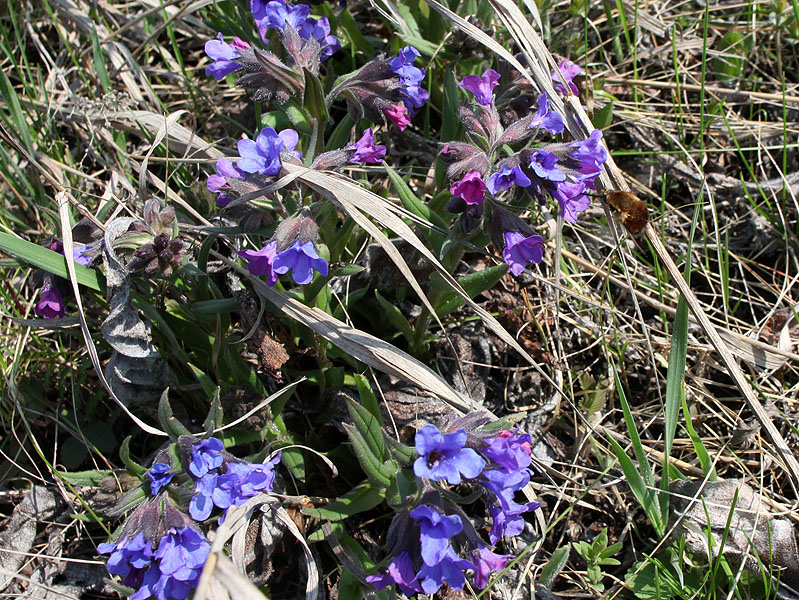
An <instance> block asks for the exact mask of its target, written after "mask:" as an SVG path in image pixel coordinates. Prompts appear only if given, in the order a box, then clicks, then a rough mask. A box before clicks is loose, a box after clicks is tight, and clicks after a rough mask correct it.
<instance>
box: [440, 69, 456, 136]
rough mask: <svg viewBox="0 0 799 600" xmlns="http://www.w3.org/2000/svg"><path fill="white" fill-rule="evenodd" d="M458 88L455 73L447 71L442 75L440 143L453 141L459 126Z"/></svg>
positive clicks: (450, 70)
mask: <svg viewBox="0 0 799 600" xmlns="http://www.w3.org/2000/svg"><path fill="white" fill-rule="evenodd" d="M459 89H460V86H459V85H458V81H457V79H455V71H454V70H453V69H447V70H446V72H445V73H444V112H443V113H442V115H441V141H442V142H448V141H450V140H454V139H455V136H456V135H457V133H458V127H459V126H460V119H458V107H459V106H460V105H461V99H460V93H459V91H458V90H459Z"/></svg>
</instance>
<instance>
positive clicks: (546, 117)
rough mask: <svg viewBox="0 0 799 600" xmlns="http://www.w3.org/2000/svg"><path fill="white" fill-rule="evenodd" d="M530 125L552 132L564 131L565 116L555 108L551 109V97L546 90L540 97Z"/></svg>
mask: <svg viewBox="0 0 799 600" xmlns="http://www.w3.org/2000/svg"><path fill="white" fill-rule="evenodd" d="M530 127H539V128H541V129H546V130H547V131H548V132H549V133H551V134H556V133H563V129H564V125H563V117H561V116H560V115H559V114H558V113H556V112H555V111H554V110H549V98H548V97H547V93H546V92H542V93H541V95H540V96H539V97H538V108H537V109H536V111H535V115H534V116H533V118H532V120H531V121H530Z"/></svg>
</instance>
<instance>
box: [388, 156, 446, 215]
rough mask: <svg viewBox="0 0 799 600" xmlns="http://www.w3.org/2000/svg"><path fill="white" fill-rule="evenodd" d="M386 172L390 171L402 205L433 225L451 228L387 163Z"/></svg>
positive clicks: (392, 182) (389, 175) (390, 177)
mask: <svg viewBox="0 0 799 600" xmlns="http://www.w3.org/2000/svg"><path fill="white" fill-rule="evenodd" d="M386 172H387V173H388V178H389V179H391V184H392V185H393V186H394V190H395V191H396V192H397V195H398V196H399V199H400V202H402V205H403V206H404V207H405V209H406V210H408V211H409V212H412V213H413V214H415V215H416V216H417V217H422V218H423V219H425V220H426V221H428V222H430V223H432V224H433V225H437V226H438V227H441V228H442V229H449V224H448V223H446V222H444V219H442V218H441V217H440V216H439V215H438V214H436V213H435V212H433V211H432V210H430V207H429V206H427V205H426V204H425V203H424V202H422V201H421V200H419V198H417V197H416V194H414V193H413V191H412V190H411V188H410V187H409V186H408V184H407V183H405V180H404V179H403V178H402V177H400V176H399V174H398V173H397V172H396V171H395V170H394V169H392V168H391V167H389V166H388V165H386Z"/></svg>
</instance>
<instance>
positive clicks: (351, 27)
mask: <svg viewBox="0 0 799 600" xmlns="http://www.w3.org/2000/svg"><path fill="white" fill-rule="evenodd" d="M338 26H339V29H340V30H342V31H344V33H345V37H346V38H347V39H349V41H350V43H351V44H352V45H353V46H355V47H356V48H357V49H358V51H359V52H363V53H364V54H366V56H371V55H372V45H371V44H370V43H369V42H368V40H367V39H366V38H365V37H363V35H361V32H360V30H359V29H358V25H357V24H356V23H355V19H354V18H353V16H352V14H351V13H350V11H348V10H343V11H341V12H340V13H339V16H338ZM339 147H340V146H339Z"/></svg>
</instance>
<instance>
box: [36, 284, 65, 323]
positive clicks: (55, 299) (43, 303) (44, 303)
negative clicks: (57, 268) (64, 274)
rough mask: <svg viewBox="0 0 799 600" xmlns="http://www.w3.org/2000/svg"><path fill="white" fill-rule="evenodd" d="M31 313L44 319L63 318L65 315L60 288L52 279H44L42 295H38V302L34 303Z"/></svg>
mask: <svg viewBox="0 0 799 600" xmlns="http://www.w3.org/2000/svg"><path fill="white" fill-rule="evenodd" d="M33 312H34V314H35V315H37V316H39V317H43V318H45V319H54V318H56V317H63V316H64V315H65V314H66V312H67V309H66V305H65V304H64V296H63V294H62V293H61V288H60V287H59V286H58V284H57V283H56V282H55V281H53V279H52V278H47V279H45V283H44V286H43V287H42V293H41V294H40V295H39V300H38V302H36V305H35V306H34V307H33Z"/></svg>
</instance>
